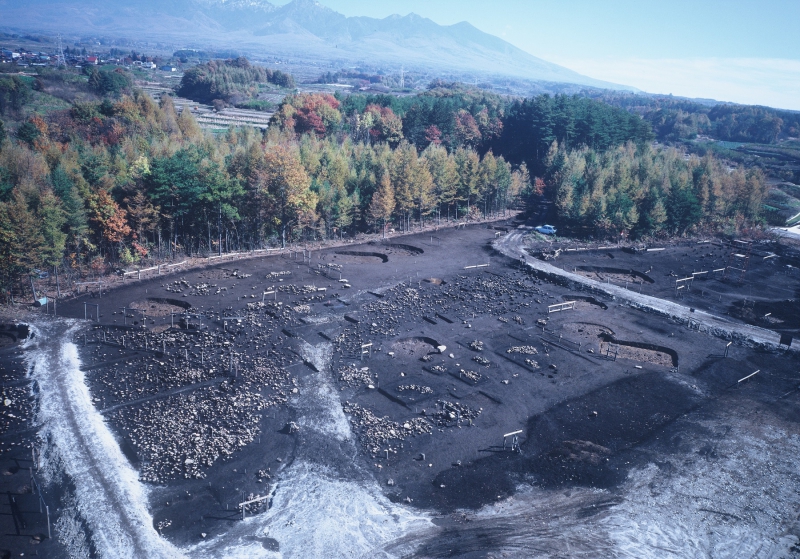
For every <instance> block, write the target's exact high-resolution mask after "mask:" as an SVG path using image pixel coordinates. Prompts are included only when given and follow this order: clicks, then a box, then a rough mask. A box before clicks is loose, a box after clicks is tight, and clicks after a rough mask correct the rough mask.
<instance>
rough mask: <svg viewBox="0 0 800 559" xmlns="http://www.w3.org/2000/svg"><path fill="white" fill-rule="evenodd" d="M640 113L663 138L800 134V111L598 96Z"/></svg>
mask: <svg viewBox="0 0 800 559" xmlns="http://www.w3.org/2000/svg"><path fill="white" fill-rule="evenodd" d="M595 98H596V99H597V100H599V101H603V102H605V103H608V104H610V105H613V106H616V107H620V108H624V109H626V110H628V111H630V112H631V113H633V114H638V115H640V116H641V117H642V118H643V119H644V120H645V121H647V122H648V123H649V124H650V125H651V126H652V128H653V132H654V133H655V135H656V137H657V138H658V139H659V140H660V141H665V142H675V141H681V140H692V139H694V138H696V137H697V136H698V135H701V134H702V135H707V136H711V137H712V138H715V139H717V140H723V141H728V142H753V143H761V144H770V143H775V142H776V141H778V140H780V139H785V138H789V137H794V138H797V137H800V112H797V111H786V110H781V109H773V108H771V107H760V106H753V105H734V104H729V103H700V102H697V101H692V100H690V99H680V98H674V97H671V96H659V95H633V94H629V93H616V92H615V93H611V92H604V93H602V94H599V95H597V96H596V97H595Z"/></svg>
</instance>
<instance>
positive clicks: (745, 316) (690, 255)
mask: <svg viewBox="0 0 800 559" xmlns="http://www.w3.org/2000/svg"><path fill="white" fill-rule="evenodd" d="M535 246H536V247H537V248H538V250H539V251H541V249H542V248H546V249H548V250H550V249H553V248H554V247H559V248H563V249H564V250H562V252H561V253H560V254H559V256H558V257H557V258H555V259H552V260H550V262H551V263H552V264H554V265H556V266H558V267H559V268H562V269H564V270H569V271H575V272H577V273H580V274H582V275H585V276H587V277H591V278H592V279H595V280H598V281H601V282H610V283H613V284H616V285H622V286H627V287H628V289H631V290H634V291H637V292H641V293H644V294H647V295H653V296H655V297H659V298H661V299H668V300H671V301H677V302H680V303H681V304H683V305H685V306H688V307H694V308H697V309H702V310H704V311H708V312H711V313H714V314H716V315H718V316H725V315H727V316H729V317H731V318H734V319H736V320H740V321H742V322H745V323H748V324H753V325H755V326H761V327H763V328H768V329H770V330H775V331H777V332H784V333H788V334H792V335H794V336H795V337H797V336H798V335H800V261H798V259H797V258H796V257H794V256H793V255H789V254H786V255H784V254H783V252H784V251H783V250H782V248H783V247H781V246H780V245H777V244H775V243H770V242H764V243H753V245H752V249H751V250H749V251H748V249H747V248H746V246H743V245H741V244H737V245H732V244H731V243H728V242H723V241H719V240H714V241H707V242H697V241H690V242H683V243H674V244H667V245H659V246H652V247H649V248H650V249H653V248H658V249H662V248H663V250H650V251H648V250H647V249H645V248H642V249H640V250H633V249H631V248H627V247H626V248H616V247H606V248H603V249H596V248H595V249H589V250H583V249H581V250H575V249H576V248H578V247H577V246H576V245H574V244H572V245H566V244H565V245H563V246H562V245H561V244H553V243H543V242H539V243H537V244H536V245H535ZM581 248H582V247H581ZM531 252H532V253H535V252H536V249H532V250H531ZM748 253H749V258H747V256H748ZM745 267H746V271H745V272H744V273H742V272H741V270H742V269H744V268H745ZM725 268H727V270H725V271H715V270H723V269H725ZM731 268H736V269H731ZM693 273H694V274H696V275H695V276H694V277H695V279H694V280H693V281H687V282H679V283H677V286H676V280H680V279H683V278H687V277H689V278H690V277H692V274H693ZM642 276H645V277H644V278H643V277H642ZM648 280H652V281H648ZM680 286H685V289H678V290H676V287H680Z"/></svg>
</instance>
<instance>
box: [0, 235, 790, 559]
mask: <svg viewBox="0 0 800 559" xmlns="http://www.w3.org/2000/svg"><path fill="white" fill-rule="evenodd" d="M799 264H800V262H798V255H797V254H796V253H791V252H790V251H789V250H788V249H785V248H782V247H780V246H778V245H777V244H770V243H756V242H752V243H746V242H727V241H720V240H712V241H708V242H707V241H703V240H699V241H698V240H691V241H688V240H687V241H681V242H674V243H665V244H663V245H658V246H631V245H623V246H618V245H591V244H582V245H579V244H575V243H558V242H554V241H551V240H548V239H542V238H541V236H536V235H533V234H532V228H531V226H530V224H529V223H526V222H523V221H521V220H508V221H504V222H496V223H493V224H489V225H487V224H485V223H484V224H475V225H468V226H466V227H462V228H458V229H442V230H439V231H437V232H436V233H435V234H430V233H420V234H416V235H407V236H398V237H393V238H391V239H390V240H386V241H380V240H377V241H372V242H369V243H364V244H357V243H352V244H347V245H345V246H338V247H331V248H320V247H319V246H316V245H313V244H308V245H305V246H296V247H294V246H293V247H291V249H285V250H275V251H270V252H264V253H261V254H252V255H249V256H248V257H246V258H240V259H236V260H228V261H226V260H224V259H220V260H216V261H213V260H212V261H211V262H210V263H209V264H207V265H206V266H204V267H199V268H198V267H195V268H187V269H184V268H176V269H170V270H168V271H162V270H161V269H159V270H158V271H156V270H152V271H149V272H147V273H146V274H145V273H142V274H139V275H132V276H128V277H127V278H126V279H125V280H124V281H119V282H117V283H115V284H114V285H113V286H107V287H104V286H90V287H89V288H87V289H86V290H85V291H84V292H82V293H81V294H80V295H79V296H76V297H74V298H72V299H64V300H59V301H58V306H57V309H56V308H54V307H53V306H47V307H46V308H45V307H42V308H41V309H38V310H37V311H36V314H35V315H34V318H33V319H32V320H27V321H25V322H22V321H20V322H18V323H7V324H3V325H2V329H0V359H2V362H1V363H2V378H3V400H4V406H3V408H2V410H3V416H4V426H3V432H2V433H0V450H2V453H1V454H0V457H1V458H0V468H1V469H2V474H3V475H2V476H1V477H0V483H2V484H3V492H4V493H6V494H7V495H9V498H10V499H12V501H10V502H13V504H12V505H11V508H12V510H11V512H10V513H9V514H7V515H5V517H4V520H3V523H4V535H3V536H2V541H3V542H4V543H2V544H0V549H5V548H9V549H10V548H11V547H12V544H11V543H8V542H10V541H12V540H13V542H14V543H13V545H14V546H16V547H15V549H17V548H20V546H22V548H24V549H25V550H26V551H25V553H24V555H25V556H31V555H33V556H38V557H48V558H60V557H112V556H113V557H136V558H144V557H147V558H178V557H186V558H215V559H216V558H232V559H233V558H240V557H248V558H278V557H308V558H338V557H387V558H388V557H409V558H412V557H414V558H426V557H468V558H478V557H480V558H490V557H497V558H499V557H672V556H676V557H764V558H766V557H772V558H777V557H793V556H795V557H796V556H798V553H800V551H798V550H800V544H799V543H798V542H800V539H798V538H799V537H800V524H798V522H797V519H798V506H800V473H799V472H798V469H797V456H798V453H800V423H799V422H800V372H798V371H800V359H798V354H797V351H796V347H797V346H796V344H794V345H792V339H793V337H797V336H798V335H800V319H798V317H800V309H798V307H797V300H798V297H800V294H799V293H798V288H799V286H800V283H799V280H800V272H798V265H799ZM56 533H57V534H58V536H57V537H55V534H56ZM15 534H20V535H15ZM48 534H50V535H51V536H52V537H49V538H48V537H47V536H48ZM14 556H16V554H15V555H14ZM0 557H11V555H10V554H9V553H6V554H5V555H3V554H2V553H0Z"/></svg>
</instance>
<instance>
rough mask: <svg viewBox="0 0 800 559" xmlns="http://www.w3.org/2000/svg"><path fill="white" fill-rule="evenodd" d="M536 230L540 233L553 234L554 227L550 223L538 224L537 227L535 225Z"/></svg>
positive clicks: (554, 231)
mask: <svg viewBox="0 0 800 559" xmlns="http://www.w3.org/2000/svg"><path fill="white" fill-rule="evenodd" d="M534 229H536V231H538V232H539V233H541V234H542V235H555V234H556V228H555V227H553V226H552V225H540V226H539V227H535V228H534Z"/></svg>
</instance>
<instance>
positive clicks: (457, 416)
mask: <svg viewBox="0 0 800 559" xmlns="http://www.w3.org/2000/svg"><path fill="white" fill-rule="evenodd" d="M476 374H477V373H476ZM423 411H424V412H425V415H426V417H429V418H430V419H431V421H433V423H434V424H435V425H437V426H438V427H448V426H450V425H451V424H453V423H454V422H455V425H460V424H461V422H463V421H470V420H474V419H476V418H477V417H478V416H479V415H480V414H481V412H482V411H483V408H480V409H477V410H476V409H474V408H471V407H469V406H468V405H466V404H461V403H459V402H448V401H447V400H437V401H436V411H434V412H433V413H429V412H427V411H426V410H423Z"/></svg>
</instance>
